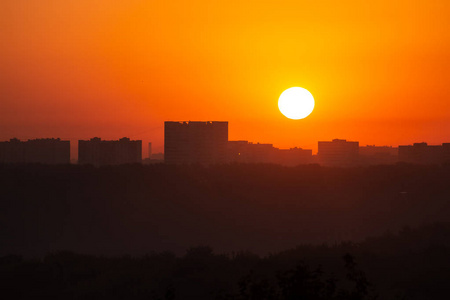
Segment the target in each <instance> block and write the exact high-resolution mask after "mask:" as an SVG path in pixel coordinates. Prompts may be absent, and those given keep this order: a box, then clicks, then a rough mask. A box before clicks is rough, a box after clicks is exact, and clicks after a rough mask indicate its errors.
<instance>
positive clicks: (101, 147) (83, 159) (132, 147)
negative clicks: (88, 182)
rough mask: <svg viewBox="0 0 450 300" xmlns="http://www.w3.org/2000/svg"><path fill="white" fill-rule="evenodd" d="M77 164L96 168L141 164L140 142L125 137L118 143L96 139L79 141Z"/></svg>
mask: <svg viewBox="0 0 450 300" xmlns="http://www.w3.org/2000/svg"><path fill="white" fill-rule="evenodd" d="M78 163H79V164H93V165H96V166H101V165H119V164H129V163H142V141H140V140H136V141H133V140H130V139H129V138H125V137H124V138H121V139H120V140H118V141H103V140H101V139H100V138H98V137H96V138H92V139H90V140H88V141H84V140H80V141H78Z"/></svg>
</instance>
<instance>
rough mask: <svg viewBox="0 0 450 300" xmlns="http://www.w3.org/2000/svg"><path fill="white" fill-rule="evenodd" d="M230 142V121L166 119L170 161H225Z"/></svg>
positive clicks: (166, 144) (165, 129)
mask: <svg viewBox="0 0 450 300" xmlns="http://www.w3.org/2000/svg"><path fill="white" fill-rule="evenodd" d="M227 142H228V122H217V121H208V122H192V121H189V122H164V160H165V162H166V163H170V164H184V163H188V164H190V163H201V164H214V163H224V162H226V155H227Z"/></svg>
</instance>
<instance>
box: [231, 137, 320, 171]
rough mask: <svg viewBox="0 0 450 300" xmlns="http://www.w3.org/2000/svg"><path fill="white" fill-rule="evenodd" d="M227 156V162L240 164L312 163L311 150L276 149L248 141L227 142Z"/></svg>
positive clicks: (291, 164)
mask: <svg viewBox="0 0 450 300" xmlns="http://www.w3.org/2000/svg"><path fill="white" fill-rule="evenodd" d="M227 156H228V161H230V162H241V163H273V164H280V165H285V166H295V165H300V164H307V163H311V162H312V150H308V149H301V148H291V149H278V148H275V147H274V146H273V145H272V144H260V143H256V144H255V143H251V142H248V141H229V142H228V155H227Z"/></svg>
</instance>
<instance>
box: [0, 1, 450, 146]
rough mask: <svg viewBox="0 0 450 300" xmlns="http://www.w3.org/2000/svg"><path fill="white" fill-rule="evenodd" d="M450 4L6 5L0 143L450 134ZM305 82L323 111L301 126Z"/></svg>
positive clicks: (409, 139) (294, 142)
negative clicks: (203, 123) (206, 128)
mask: <svg viewBox="0 0 450 300" xmlns="http://www.w3.org/2000/svg"><path fill="white" fill-rule="evenodd" d="M449 15H450V1H444V0H441V1H437V0H427V1H411V0H409V1H393V0H389V1H387V0H381V1H361V0H359V1H356V0H344V1H313V0H310V1H301V0H295V1H290V0H289V1H263V0H259V1H253V0H251V1H237V0H231V1H230V0H228V1H211V0H201V1H200V0H190V1H178V0H173V1H149V0H147V1H143V0H141V1H137V0H127V1H107V0H95V1H92V0H89V1H87V0H76V1H75V0H71V1H69V0H67V1H61V0H3V1H1V3H0V40H1V41H2V45H1V46H0V140H6V139H9V138H12V137H18V138H20V139H28V138H37V137H62V138H66V139H71V140H74V141H75V140H77V139H86V138H91V137H93V136H100V137H102V138H105V139H117V138H120V137H123V136H128V137H131V138H133V139H142V140H143V142H144V144H146V143H147V142H150V141H151V142H153V143H154V149H155V150H156V151H162V148H163V122H164V121H166V120H220V121H229V122H230V123H229V138H230V140H236V139H245V140H249V141H254V142H264V143H273V144H274V146H276V147H280V148H288V147H294V146H298V147H303V148H312V149H314V151H316V149H317V141H318V140H330V139H332V138H346V139H349V140H358V141H360V144H361V145H366V144H376V145H398V144H409V143H413V142H420V141H427V142H428V143H430V144H440V143H442V142H450V97H449V96H450V80H449V79H450V18H449V17H448V16H449ZM291 86H301V87H304V88H306V89H308V90H309V91H310V92H311V93H312V94H313V95H314V97H315V100H316V107H315V110H314V112H313V113H312V114H311V115H310V116H309V117H308V118H306V119H304V120H297V121H296V120H289V119H287V118H285V117H284V116H283V115H281V113H280V112H279V111H278V107H277V101H278V96H279V95H280V93H281V92H282V91H283V90H285V89H287V88H289V87H291Z"/></svg>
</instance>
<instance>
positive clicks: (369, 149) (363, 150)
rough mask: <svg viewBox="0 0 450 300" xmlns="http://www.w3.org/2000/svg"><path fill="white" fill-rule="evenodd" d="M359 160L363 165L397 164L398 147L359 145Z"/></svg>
mask: <svg viewBox="0 0 450 300" xmlns="http://www.w3.org/2000/svg"><path fill="white" fill-rule="evenodd" d="M359 160H360V163H361V164H363V165H380V164H384V165H385V164H395V163H396V162H398V148H396V147H392V146H374V145H367V146H363V147H359Z"/></svg>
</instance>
